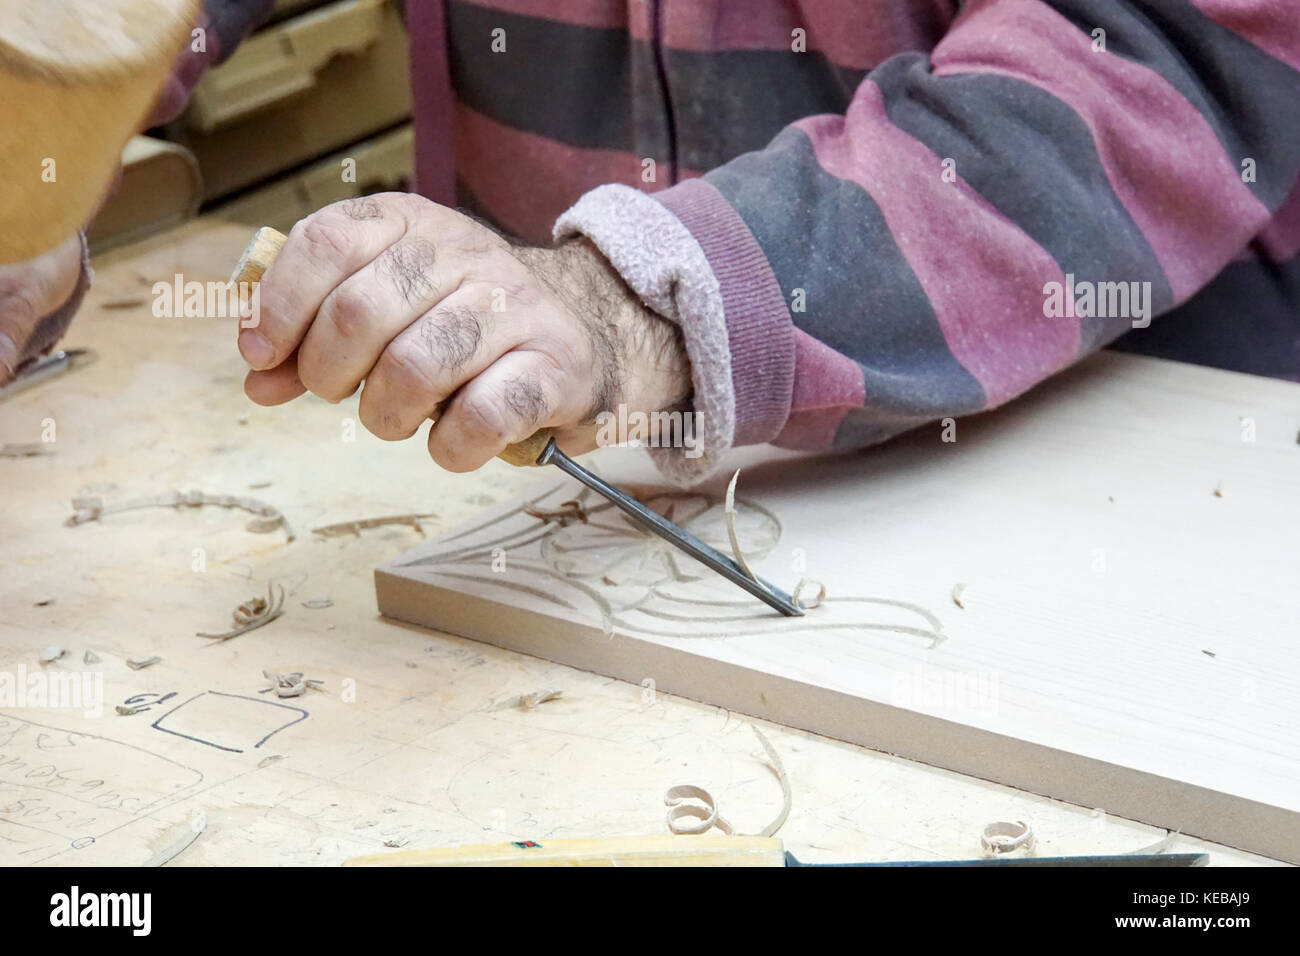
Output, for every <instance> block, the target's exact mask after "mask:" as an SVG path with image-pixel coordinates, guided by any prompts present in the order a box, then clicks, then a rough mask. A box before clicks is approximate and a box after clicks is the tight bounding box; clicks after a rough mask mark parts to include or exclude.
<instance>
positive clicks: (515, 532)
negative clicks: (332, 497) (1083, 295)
mask: <svg viewBox="0 0 1300 956" xmlns="http://www.w3.org/2000/svg"><path fill="white" fill-rule="evenodd" d="M1298 429H1300V386H1296V385H1292V384H1288V383H1282V382H1275V381H1269V380H1262V379H1258V378H1254V377H1250V376H1245V375H1238V374H1233V373H1226V372H1219V371H1214V370H1208V369H1200V368H1194V367H1191V366H1186V365H1180V364H1177V363H1172V362H1162V361H1157V360H1151V359H1143V358H1136V357H1131V356H1124V355H1113V354H1106V355H1102V356H1099V357H1097V358H1095V359H1094V360H1092V361H1090V362H1088V363H1085V365H1084V366H1082V367H1080V368H1078V369H1076V370H1074V371H1072V372H1071V373H1069V374H1068V375H1065V376H1063V377H1061V378H1060V379H1058V380H1056V381H1054V382H1053V383H1051V384H1049V385H1048V386H1046V387H1044V388H1042V389H1040V390H1038V391H1037V392H1036V393H1035V394H1033V395H1031V396H1029V397H1028V398H1027V399H1026V400H1023V401H1021V402H1018V403H1015V404H1013V405H1012V406H1010V407H1008V408H1005V409H1003V410H1001V411H999V412H996V413H992V414H989V415H985V416H979V417H977V418H975V419H970V420H963V421H962V422H960V423H958V426H957V434H956V438H957V440H956V441H955V442H944V441H942V440H941V435H940V429H939V427H938V426H936V427H935V428H934V429H928V430H926V431H924V432H921V433H917V434H914V435H912V436H909V437H907V438H905V439H903V440H900V441H897V442H894V443H891V444H890V445H888V446H886V447H883V448H879V449H875V450H871V451H867V452H863V453H855V454H852V455H848V456H841V457H834V458H818V459H792V458H790V457H788V456H782V457H779V458H775V459H774V460H770V461H766V462H760V463H758V464H756V465H755V466H753V467H750V468H749V469H747V470H746V471H745V472H744V473H743V474H742V476H741V479H740V492H739V495H740V498H741V499H742V501H743V504H742V506H741V508H740V513H739V521H738V528H739V531H740V536H741V541H742V545H743V546H744V547H746V548H747V549H749V550H750V555H749V556H750V559H751V564H752V565H753V568H754V571H755V572H756V573H757V574H759V575H761V576H763V577H765V578H767V579H769V580H771V581H773V582H775V583H777V584H780V585H786V586H792V585H794V584H795V582H796V581H797V580H798V579H799V578H800V577H801V576H805V575H806V576H807V577H809V578H814V579H816V580H818V581H820V582H822V583H824V584H825V585H826V588H827V591H828V594H829V598H828V599H827V601H826V602H825V604H823V605H822V606H821V607H819V608H817V609H815V610H813V611H810V612H809V614H808V615H807V616H806V617H805V618H803V619H794V620H787V619H782V618H779V617H777V616H775V615H773V614H772V613H771V612H770V611H768V610H767V609H766V608H764V607H762V606H761V605H758V604H757V602H753V601H750V600H748V599H747V598H746V596H745V595H744V594H743V593H742V592H740V591H738V590H737V589H735V588H734V587H732V586H730V585H728V584H727V583H726V582H723V581H721V580H720V579H717V578H715V577H712V576H709V575H708V574H707V572H705V571H704V569H703V568H702V567H700V566H699V565H696V564H695V563H694V562H692V561H690V559H685V558H681V559H678V558H676V557H675V556H673V555H672V554H671V553H670V552H669V551H667V550H666V548H665V546H663V545H662V544H661V543H659V542H658V541H657V539H650V538H647V537H645V536H643V535H641V534H639V533H637V532H636V531H635V530H634V529H632V527H631V526H630V525H629V524H628V523H627V522H626V521H625V520H624V519H623V518H622V516H621V515H619V513H618V512H616V511H614V510H613V509H612V508H608V507H602V505H601V504H600V501H599V499H595V498H593V497H591V496H590V495H584V494H583V493H582V490H581V489H580V486H578V485H576V484H574V483H571V482H569V481H568V479H564V480H557V481H556V482H555V483H554V484H553V485H551V486H549V487H548V488H546V489H543V490H542V491H540V492H539V493H538V494H534V495H532V496H530V497H529V498H528V499H525V500H524V501H521V502H516V503H515V504H512V505H507V506H505V507H503V508H501V509H499V510H498V511H496V512H494V513H492V514H491V515H489V516H487V517H485V518H483V519H481V520H478V521H476V522H474V523H473V524H472V525H470V526H468V527H466V528H465V529H463V530H461V531H459V532H456V533H453V534H449V535H447V536H445V537H442V538H440V539H438V540H436V541H432V542H429V543H427V544H423V545H420V546H417V547H416V548H415V549H414V550H412V551H410V552H408V553H407V554H405V555H403V556H402V557H401V558H399V559H397V560H395V561H393V562H391V563H388V564H386V565H384V566H382V567H381V568H379V570H378V571H377V572H376V586H377V592H378V600H379V607H380V610H381V612H382V613H384V614H386V615H388V616H390V617H393V618H397V619H399V620H403V621H408V622H412V623H417V624H423V625H426V626H429V627H435V628H438V629H439V630H444V631H450V632H453V633H456V634H461V635H464V636H467V637H472V638H477V639H480V640H483V641H487V642H489V643H493V644H498V645H501V646H504V647H508V648H512V649H515V650H519V651H523V652H526V653H529V654H535V655H537V656H539V657H543V658H546V659H549V660H554V661H559V662H563V663H566V664H570V665H573V666H577V667H582V668H586V669H590V670H593V671H596V672H598V673H601V674H606V675H609V676H613V677H618V678H622V679H624V680H628V681H631V682H634V683H641V684H644V685H646V686H653V687H655V688H656V689H657V690H660V691H667V692H670V693H674V694H680V695H684V696H687V697H691V698H695V699H698V700H701V701H705V702H708V703H711V704H714V705H717V706H721V707H726V708H729V709H731V710H736V711H740V712H742V713H746V714H753V715H757V716H760V717H764V718H768V719H771V720H774V721H778V722H781V723H784V724H787V725H789V726H792V727H797V728H802V729H807V730H812V731H816V732H818V733H822V734H827V735H830V736H832V737H837V738H840V739H843V740H847V741H851V742H853V743H857V744H861V745H865V746H869V747H872V748H876V749H879V750H885V751H888V752H891V753H896V754H901V755H904V756H907V757H911V758H915V759H917V760H921V761H924V762H926V763H929V764H934V765H936V766H939V767H944V768H947V769H951V770H958V771H961V772H964V773H969V774H973V775H977V776H980V777H983V778H986V779H990V780H995V781H999V782H1002V783H1006V784H1011V785H1014V786H1017V787H1021V788H1024V789H1027V790H1030V791H1033V792H1036V793H1041V794H1047V795H1050V796H1054V797H1057V798H1060V799H1064V800H1068V801H1071V802H1074V803H1077V804H1079V805H1081V806H1084V807H1095V808H1101V809H1104V810H1105V811H1107V812H1108V813H1112V814H1118V815H1120V816H1124V817H1129V818H1132V819H1137V820H1141V821H1144V822H1148V823H1151V824H1156V825H1160V826H1164V827H1169V828H1171V829H1176V830H1180V831H1182V832H1185V833H1190V834H1195V835H1198V836H1201V837H1205V838H1208V839H1213V840H1217V841H1221V842H1225V843H1228V844H1231V845H1234V846H1239V847H1243V848H1247V849H1250V850H1253V851H1256V852H1259V853H1264V854H1268V855H1270V856H1275V857H1279V858H1282V859H1287V860H1290V861H1292V862H1296V861H1300V734H1298V733H1297V731H1298V730H1300V655H1297V653H1296V645H1297V637H1300V623H1298V615H1297V611H1298V607H1297V604H1298V603H1300V591H1298V590H1297V586H1296V584H1297V581H1300V498H1298V497H1297V495H1296V489H1297V488H1298V487H1300V446H1297V443H1296V436H1297V430H1298ZM642 458H643V453H642V452H636V451H632V450H629V449H606V450H605V451H603V452H601V453H600V454H599V455H597V456H596V461H597V466H598V468H600V469H601V470H602V471H603V472H604V473H605V474H606V476H607V477H610V478H613V479H614V480H615V481H616V482H621V483H626V482H628V481H630V480H634V479H636V478H637V477H642V478H643V477H645V474H646V473H645V471H644V470H643V469H640V470H639V468H638V466H639V464H640V459H642ZM723 477H724V478H725V477H726V476H723ZM721 490H722V484H721V482H720V481H719V482H715V483H714V485H712V486H710V487H708V488H707V489H706V493H705V494H704V495H702V496H701V495H692V494H683V493H660V494H658V496H657V497H649V498H648V499H647V500H651V501H653V502H654V504H655V506H656V507H657V508H659V509H660V510H663V511H665V512H667V511H669V510H670V509H671V514H672V517H673V518H674V520H677V521H679V522H682V523H685V524H686V525H687V526H688V527H689V528H690V529H691V530H693V531H694V532H695V533H696V534H697V535H699V536H701V537H704V538H705V539H706V540H709V541H710V542H711V543H714V544H715V545H720V546H721V547H722V548H723V549H724V550H725V549H726V543H725V542H726V540H727V539H726V534H725V530H724V525H723V523H722V507H721V505H720V503H719V501H720V497H721ZM642 493H643V494H646V495H651V494H652V493H651V492H646V491H643V492H642ZM568 499H578V500H580V501H581V502H582V503H583V505H584V507H585V509H586V517H587V522H586V523H584V522H582V521H575V520H568V521H563V522H562V521H560V520H559V519H557V518H551V519H546V518H539V517H536V514H545V512H539V511H537V510H536V509H552V510H554V509H558V508H560V505H561V502H563V501H565V500H568ZM526 507H528V508H532V509H534V513H533V514H530V513H529V512H528V511H525V510H524V509H525V508H526ZM805 568H806V569H805ZM959 583H962V584H964V590H962V591H961V593H960V595H959V600H960V602H961V604H962V605H964V607H960V606H958V604H957V603H956V602H955V601H954V599H953V592H954V588H955V586H957V585H958V584H959Z"/></svg>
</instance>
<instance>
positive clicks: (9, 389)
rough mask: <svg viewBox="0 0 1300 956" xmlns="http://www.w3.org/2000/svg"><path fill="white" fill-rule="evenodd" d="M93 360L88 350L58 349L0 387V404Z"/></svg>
mask: <svg viewBox="0 0 1300 956" xmlns="http://www.w3.org/2000/svg"><path fill="white" fill-rule="evenodd" d="M94 360H95V353H94V352H92V351H91V350H90V349H60V350H59V351H57V352H51V353H50V354H49V355H47V356H45V357H44V358H42V359H40V360H38V361H36V362H33V363H32V365H31V366H30V367H28V368H26V369H24V370H23V371H22V372H19V373H18V376H17V377H16V378H15V379H13V381H11V382H8V383H7V384H5V385H4V386H0V402H2V401H4V400H5V399H6V398H9V397H10V396H12V395H17V394H18V393H19V392H24V391H26V390H27V389H29V388H31V387H33V386H35V385H39V384H41V382H47V381H49V380H50V379H52V378H55V377H57V376H59V375H62V374H63V373H64V372H70V371H72V370H73V369H74V368H81V366H83V365H87V364H89V363H90V362H93V361H94Z"/></svg>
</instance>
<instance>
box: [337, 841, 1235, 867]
mask: <svg viewBox="0 0 1300 956" xmlns="http://www.w3.org/2000/svg"><path fill="white" fill-rule="evenodd" d="M1208 863H1209V857H1208V856H1207V855H1206V854H1204V853H1131V854H1119V855H1114V856H995V857H989V858H986V859H977V860H921V861H907V862H875V863H802V862H800V861H799V860H797V859H795V857H794V856H793V855H791V854H790V853H789V852H787V851H786V849H785V848H784V846H782V844H781V841H780V840H778V839H776V838H774V837H750V836H731V837H700V836H656V837H625V838H611V839H579V840H546V841H544V842H538V841H534V840H518V841H516V842H513V843H485V844H482V845H479V846H459V847H446V848H443V849H437V850H402V851H399V852H397V853H376V854H373V855H370V856H357V857H353V858H352V859H350V860H346V861H344V863H343V865H344V866H816V867H850V866H851V867H911V866H916V867H936V866H955V867H970V866H996V867H1004V866H1011V867H1019V866H1071V867H1074V866H1107V867H1111V866H1125V867H1131V866H1158V867H1177V866H1205V865H1206V864H1208Z"/></svg>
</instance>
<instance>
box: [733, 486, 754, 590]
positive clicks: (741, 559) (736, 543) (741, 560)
mask: <svg viewBox="0 0 1300 956" xmlns="http://www.w3.org/2000/svg"><path fill="white" fill-rule="evenodd" d="M739 478H740V470H739V469H737V470H736V473H735V474H734V475H732V476H731V483H730V484H729V485H727V500H726V504H725V512H726V518H727V537H729V538H731V553H732V555H733V556H734V557H735V559H736V563H737V564H739V565H740V567H741V569H742V570H743V571H744V572H745V573H746V574H748V575H749V577H750V580H753V581H757V580H758V576H757V575H756V574H754V572H753V571H751V570H750V568H749V562H748V561H746V560H745V552H743V551H741V550H740V538H739V537H737V535H736V481H737V479H739Z"/></svg>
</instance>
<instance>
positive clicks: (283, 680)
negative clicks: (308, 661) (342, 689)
mask: <svg viewBox="0 0 1300 956" xmlns="http://www.w3.org/2000/svg"><path fill="white" fill-rule="evenodd" d="M262 676H263V677H265V678H266V679H267V680H269V681H270V682H271V686H270V687H264V688H262V690H260V691H258V693H260V694H267V693H270V692H271V691H275V696H276V697H301V696H302V695H303V694H305V693H307V691H308V690H321V689H322V688H323V685H324V684H325V682H324V681H323V680H315V679H313V678H310V677H304V676H303V672H302V671H294V672H293V673H291V674H272V673H271V672H270V671H262Z"/></svg>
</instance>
